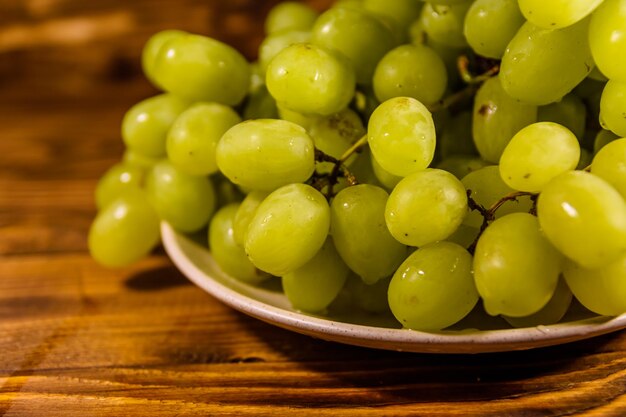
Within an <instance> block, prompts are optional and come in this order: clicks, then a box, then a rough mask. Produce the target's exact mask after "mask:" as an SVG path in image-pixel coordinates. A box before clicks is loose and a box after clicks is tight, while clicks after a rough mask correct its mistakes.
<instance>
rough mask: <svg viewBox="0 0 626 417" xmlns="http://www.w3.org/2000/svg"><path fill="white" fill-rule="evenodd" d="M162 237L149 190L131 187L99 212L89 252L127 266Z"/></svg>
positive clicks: (103, 260) (101, 259)
mask: <svg viewBox="0 0 626 417" xmlns="http://www.w3.org/2000/svg"><path fill="white" fill-rule="evenodd" d="M159 237H160V232H159V217H158V216H157V214H156V213H155V211H154V209H153V208H152V206H151V205H150V203H149V202H148V200H147V198H146V196H145V194H144V193H143V192H142V191H140V190H135V191H129V192H126V193H124V194H123V195H121V196H120V197H119V198H118V199H116V200H114V201H112V202H111V203H109V204H108V205H107V206H106V207H104V209H102V210H101V211H100V212H99V213H98V215H97V216H96V219H95V220H94V222H93V224H92V225H91V228H90V229H89V239H88V240H89V252H90V253H91V256H92V257H93V258H94V259H95V260H96V261H97V262H98V263H100V264H102V265H104V266H108V267H121V266H126V265H129V264H131V263H133V262H135V261H138V260H139V259H141V258H142V257H144V256H146V255H148V253H150V251H151V250H152V249H153V248H154V247H155V246H156V245H157V243H158V242H159Z"/></svg>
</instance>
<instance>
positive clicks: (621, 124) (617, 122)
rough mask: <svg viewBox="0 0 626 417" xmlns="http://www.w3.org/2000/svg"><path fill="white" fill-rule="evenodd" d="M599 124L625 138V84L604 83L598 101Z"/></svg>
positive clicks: (610, 81) (615, 82)
mask: <svg viewBox="0 0 626 417" xmlns="http://www.w3.org/2000/svg"><path fill="white" fill-rule="evenodd" d="M600 124H601V125H602V127H603V128H605V129H607V130H610V131H612V132H613V133H615V134H616V135H618V136H620V137H624V136H626V82H620V81H615V80H609V82H608V83H606V86H605V87H604V91H602V98H601V100H600Z"/></svg>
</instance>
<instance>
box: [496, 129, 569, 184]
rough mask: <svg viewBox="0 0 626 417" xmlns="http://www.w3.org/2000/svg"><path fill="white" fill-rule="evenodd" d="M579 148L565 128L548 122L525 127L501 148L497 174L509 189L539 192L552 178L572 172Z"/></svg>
mask: <svg viewBox="0 0 626 417" xmlns="http://www.w3.org/2000/svg"><path fill="white" fill-rule="evenodd" d="M579 159H580V145H579V144H578V140H577V139H576V136H574V134H573V133H572V132H571V131H570V130H569V129H568V128H566V127H564V126H561V125H559V124H556V123H552V122H539V123H534V124H532V125H530V126H526V127H525V128H523V129H522V130H520V131H519V132H517V134H515V136H513V139H511V141H510V142H509V144H508V145H507V146H506V148H504V152H503V153H502V157H501V158H500V175H501V176H502V180H503V181H504V182H505V183H506V184H507V185H508V186H509V187H511V188H513V189H515V190H518V191H527V192H533V193H536V192H539V191H541V190H542V189H543V188H544V187H545V186H546V184H548V183H549V182H550V181H551V180H552V179H553V178H555V177H557V176H559V175H560V174H562V173H564V172H567V171H571V170H574V169H576V166H577V165H578V160H579Z"/></svg>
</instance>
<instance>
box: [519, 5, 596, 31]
mask: <svg viewBox="0 0 626 417" xmlns="http://www.w3.org/2000/svg"><path fill="white" fill-rule="evenodd" d="M518 1H519V7H520V9H521V10H522V13H523V14H524V17H525V18H526V19H527V20H528V21H529V22H531V23H532V24H533V25H536V26H539V27H542V28H544V29H560V28H564V27H567V26H570V25H573V24H574V23H576V22H579V21H581V20H582V19H584V18H585V17H587V16H589V15H590V14H591V12H593V11H594V9H595V8H596V7H598V6H599V5H600V3H602V1H603V0H549V1H546V0H518Z"/></svg>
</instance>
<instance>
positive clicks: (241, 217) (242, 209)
mask: <svg viewBox="0 0 626 417" xmlns="http://www.w3.org/2000/svg"><path fill="white" fill-rule="evenodd" d="M268 195H269V193H268V192H266V191H252V192H250V193H249V194H248V195H247V196H246V198H244V199H243V201H242V202H241V204H240V205H239V209H238V210H237V213H236V214H235V218H234V220H233V239H235V243H237V244H238V245H239V246H243V245H244V244H245V242H246V236H247V235H248V226H250V222H251V221H252V219H253V218H254V215H255V213H256V211H257V209H258V208H259V206H260V205H261V203H262V202H263V200H265V198H266V197H267V196H268Z"/></svg>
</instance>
